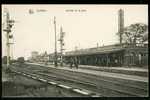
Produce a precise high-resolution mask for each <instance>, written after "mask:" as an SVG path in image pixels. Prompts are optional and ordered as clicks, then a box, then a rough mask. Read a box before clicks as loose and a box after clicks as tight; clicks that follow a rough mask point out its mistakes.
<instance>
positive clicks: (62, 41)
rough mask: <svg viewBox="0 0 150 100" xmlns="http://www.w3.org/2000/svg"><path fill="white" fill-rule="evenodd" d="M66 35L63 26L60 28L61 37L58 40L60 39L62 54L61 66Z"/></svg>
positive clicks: (61, 58)
mask: <svg viewBox="0 0 150 100" xmlns="http://www.w3.org/2000/svg"><path fill="white" fill-rule="evenodd" d="M64 35H65V32H63V29H62V27H61V28H60V39H59V40H58V41H60V53H61V56H60V65H61V66H63V50H64V49H63V46H64Z"/></svg>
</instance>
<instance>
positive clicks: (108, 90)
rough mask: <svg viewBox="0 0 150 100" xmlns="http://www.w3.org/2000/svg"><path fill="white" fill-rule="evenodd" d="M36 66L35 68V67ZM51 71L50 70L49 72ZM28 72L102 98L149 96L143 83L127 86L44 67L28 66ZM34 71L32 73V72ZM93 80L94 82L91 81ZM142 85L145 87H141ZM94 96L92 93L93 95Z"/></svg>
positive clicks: (123, 83)
mask: <svg viewBox="0 0 150 100" xmlns="http://www.w3.org/2000/svg"><path fill="white" fill-rule="evenodd" d="M33 66H34V67H33ZM48 69H49V70H48ZM25 70H26V72H27V71H28V72H29V73H30V74H31V73H32V74H36V75H38V76H39V77H42V78H44V79H45V80H51V81H55V82H57V83H63V84H67V85H69V86H76V87H78V88H81V89H82V88H83V89H86V90H90V91H93V92H94V93H93V94H96V93H97V94H98V93H100V94H99V95H100V96H105V97H107V96H108V97H110V96H111V97H112V96H119V97H121V96H123V97H127V96H139V97H143V96H147V93H148V90H147V89H146V88H144V87H146V85H144V86H143V83H140V84H136V85H134V84H130V83H132V82H131V81H130V82H128V84H126V82H124V81H123V80H119V81H114V80H112V79H110V78H108V79H107V78H105V77H98V76H93V75H87V74H84V73H77V72H70V71H64V70H59V69H55V68H47V69H46V68H44V67H42V66H37V65H36V67H35V65H32V67H31V66H30V65H28V67H27V68H25ZM31 70H32V71H31ZM91 80H92V81H91ZM141 85H142V86H143V87H141ZM91 94H92V93H91Z"/></svg>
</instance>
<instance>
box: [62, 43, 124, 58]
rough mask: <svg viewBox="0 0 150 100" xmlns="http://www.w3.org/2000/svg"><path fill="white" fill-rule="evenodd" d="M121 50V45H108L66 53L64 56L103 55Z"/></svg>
mask: <svg viewBox="0 0 150 100" xmlns="http://www.w3.org/2000/svg"><path fill="white" fill-rule="evenodd" d="M122 50H124V48H123V47H122V46H121V45H108V46H103V47H95V48H88V49H80V50H76V51H70V52H66V54H65V56H75V55H91V54H104V53H111V52H116V51H122Z"/></svg>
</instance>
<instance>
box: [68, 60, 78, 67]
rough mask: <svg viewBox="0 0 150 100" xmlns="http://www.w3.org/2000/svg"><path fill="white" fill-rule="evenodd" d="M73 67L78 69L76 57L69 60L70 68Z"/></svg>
mask: <svg viewBox="0 0 150 100" xmlns="http://www.w3.org/2000/svg"><path fill="white" fill-rule="evenodd" d="M73 65H74V66H75V67H76V69H78V59H77V57H74V58H71V60H70V68H71V69H72V68H73Z"/></svg>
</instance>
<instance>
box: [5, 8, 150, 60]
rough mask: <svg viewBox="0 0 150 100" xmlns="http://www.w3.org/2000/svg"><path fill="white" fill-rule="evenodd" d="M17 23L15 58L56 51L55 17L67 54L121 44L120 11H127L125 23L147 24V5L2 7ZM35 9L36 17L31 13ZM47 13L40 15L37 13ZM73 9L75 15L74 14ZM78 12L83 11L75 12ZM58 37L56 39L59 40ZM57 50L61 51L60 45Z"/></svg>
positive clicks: (14, 31)
mask: <svg viewBox="0 0 150 100" xmlns="http://www.w3.org/2000/svg"><path fill="white" fill-rule="evenodd" d="M4 8H7V9H8V10H9V12H10V16H11V18H12V19H15V20H16V21H17V22H16V23H15V25H14V27H13V31H12V33H13V35H14V43H15V44H14V45H13V56H14V58H16V57H19V56H24V57H25V58H27V57H29V56H30V54H31V52H32V51H38V52H39V53H43V52H45V51H47V52H48V53H52V52H54V22H53V21H54V20H53V19H54V16H56V24H57V27H56V28H57V36H58V37H59V34H60V27H61V26H62V27H63V31H64V32H65V37H64V39H65V49H66V51H70V50H74V49H75V46H77V47H78V49H82V48H90V47H96V46H97V43H98V44H99V46H102V45H103V44H104V45H110V44H114V43H118V42H119V41H118V37H117V36H116V33H117V31H118V10H119V9H123V10H124V23H125V26H128V25H130V24H133V23H138V22H140V23H145V24H148V6H147V5H2V22H4V21H5V19H4V16H3V15H4V13H3V11H4ZM30 9H32V10H33V12H34V13H33V14H30V13H29V10H30ZM41 9H42V10H43V9H44V10H46V12H38V11H37V10H41ZM71 10H73V12H72V11H71ZM75 10H80V12H79V11H77V12H76V11H75ZM5 35H6V33H5V32H2V55H6V47H5V44H6V37H5ZM58 37H57V39H58ZM57 46H58V51H59V44H58V45H57Z"/></svg>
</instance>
